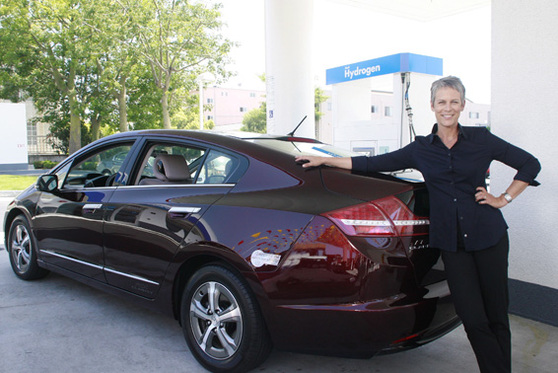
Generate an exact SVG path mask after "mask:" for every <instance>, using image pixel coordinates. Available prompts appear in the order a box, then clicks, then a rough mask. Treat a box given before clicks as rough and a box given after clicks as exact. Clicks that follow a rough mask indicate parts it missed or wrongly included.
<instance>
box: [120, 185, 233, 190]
mask: <svg viewBox="0 0 558 373" xmlns="http://www.w3.org/2000/svg"><path fill="white" fill-rule="evenodd" d="M235 185H236V184H153V185H120V186H118V189H145V188H153V187H157V188H188V189H189V188H217V187H220V188H232V187H234V186H235Z"/></svg>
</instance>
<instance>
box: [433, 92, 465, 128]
mask: <svg viewBox="0 0 558 373" xmlns="http://www.w3.org/2000/svg"><path fill="white" fill-rule="evenodd" d="M431 108H432V111H433V112H434V114H435V115H436V122H437V123H438V126H441V127H445V128H451V127H456V126H457V123H458V121H459V115H460V114H461V112H462V111H463V109H464V108H465V103H464V102H463V101H462V98H461V94H460V93H459V92H458V91H457V90H455V89H453V88H450V87H442V88H440V89H438V91H437V92H436V96H435V97H434V102H432V103H431Z"/></svg>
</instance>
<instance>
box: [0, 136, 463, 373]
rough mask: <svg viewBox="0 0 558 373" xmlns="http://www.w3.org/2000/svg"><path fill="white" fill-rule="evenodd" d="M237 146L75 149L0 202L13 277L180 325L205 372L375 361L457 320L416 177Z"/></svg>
mask: <svg viewBox="0 0 558 373" xmlns="http://www.w3.org/2000/svg"><path fill="white" fill-rule="evenodd" d="M243 137H244V138H240V137H238V136H232V135H219V134H216V133H212V132H203V131H179V130H151V131H137V132H128V133H122V134H117V135H113V136H109V137H107V138H104V139H101V140H99V141H97V142H95V143H92V144H90V145H88V146H86V147H85V148H83V149H82V150H80V151H78V152H76V153H75V154H74V155H72V156H70V157H69V158H68V159H67V160H65V161H63V162H61V163H60V165H58V166H57V167H56V168H54V169H53V170H51V172H50V173H49V174H47V175H43V176H41V177H40V178H39V180H38V183H37V185H36V186H32V187H30V188H28V189H27V190H26V191H24V192H23V193H22V194H21V195H19V196H18V197H17V198H16V200H15V201H14V203H12V204H11V205H10V206H9V208H8V211H7V212H6V216H5V222H4V228H5V231H6V232H7V234H6V247H7V248H8V251H9V255H10V261H11V264H12V268H13V270H14V272H15V273H16V275H17V276H19V277H21V278H23V279H26V280H31V279H35V278H40V277H43V276H44V275H46V274H47V273H48V271H54V272H58V273H61V274H64V275H66V276H69V277H72V278H74V279H77V280H80V281H83V282H85V283H88V284H90V285H92V286H95V287H97V288H100V289H103V290H107V291H110V292H111V293H116V294H120V295H121V296H123V297H126V298H130V299H134V300H136V301H138V302H140V303H142V304H143V305H145V306H147V307H151V308H154V309H157V310H159V311H162V312H165V313H167V314H169V315H170V316H172V317H175V318H176V319H177V320H179V322H180V323H181V325H182V327H183V330H184V335H185V338H186V341H187V343H188V346H189V347H190V350H191V351H192V354H193V355H194V356H195V357H196V359H198V361H199V362H200V364H202V365H203V366H204V367H205V368H207V369H209V370H211V371H220V372H226V371H246V370H249V369H253V368H255V367H257V366H258V365H259V364H261V363H262V362H263V361H264V360H265V359H266V357H267V356H268V354H269V352H270V350H271V348H272V346H275V347H276V348H278V349H282V350H290V351H299V352H309V353H320V354H330V355H338V356H351V357H370V356H373V355H374V354H376V353H379V352H385V351H397V350H404V349H407V348H412V347H416V346H419V345H421V344H424V343H427V342H430V341H432V340H434V339H436V338H438V337H440V336H441V335H443V334H445V333H447V332H448V331H450V330H452V329H453V328H455V327H456V326H457V325H458V324H459V321H458V318H457V316H456V315H455V312H454V309H453V306H452V304H451V302H450V301H449V290H448V288H447V284H446V282H445V276H444V271H443V266H442V265H441V262H440V261H439V253H438V251H437V250H435V249H433V248H430V247H429V245H428V242H429V240H428V223H429V222H428V211H429V208H428V194H427V193H426V189H425V186H424V184H423V183H422V182H411V181H409V180H401V179H398V178H395V177H393V176H392V175H384V174H377V175H373V176H370V175H368V176H365V175H358V174H354V173H351V172H350V171H346V170H339V169H333V168H328V167H324V168H318V169H304V168H302V167H301V166H300V165H297V164H296V163H295V162H294V156H295V155H297V154H301V153H311V154H315V153H319V154H324V152H326V153H327V154H331V155H335V156H337V155H338V156H346V155H348V154H347V153H346V152H344V151H341V150H339V149H336V148H334V147H331V146H329V145H327V144H322V143H320V142H317V141H315V140H310V139H304V138H296V137H292V136H290V137H277V136H252V135H246V134H244V135H243ZM107 159H108V160H111V162H112V163H111V166H107V164H108V163H107V161H106V160H107Z"/></svg>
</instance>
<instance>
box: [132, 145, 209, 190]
mask: <svg viewBox="0 0 558 373" xmlns="http://www.w3.org/2000/svg"><path fill="white" fill-rule="evenodd" d="M205 152H206V151H205V149H201V148H197V147H194V146H187V145H176V144H155V145H152V146H151V147H150V148H149V150H148V151H147V154H146V156H145V157H144V159H143V162H142V163H141V167H140V173H139V175H138V178H137V180H136V184H138V185H160V184H192V183H193V180H194V179H195V176H196V173H197V164H199V163H200V162H201V159H203V156H204V155H205Z"/></svg>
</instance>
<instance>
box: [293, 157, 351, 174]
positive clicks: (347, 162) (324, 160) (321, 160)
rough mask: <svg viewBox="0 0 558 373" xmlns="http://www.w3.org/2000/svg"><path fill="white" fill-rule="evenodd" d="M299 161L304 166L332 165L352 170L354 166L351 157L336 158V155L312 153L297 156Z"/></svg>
mask: <svg viewBox="0 0 558 373" xmlns="http://www.w3.org/2000/svg"><path fill="white" fill-rule="evenodd" d="M295 161H296V162H297V163H300V164H302V167H304V168H307V167H318V166H331V167H337V168H344V169H346V170H350V169H352V168H353V160H352V159H351V158H349V157H343V158H335V157H316V156H311V155H301V156H298V157H296V158H295Z"/></svg>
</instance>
